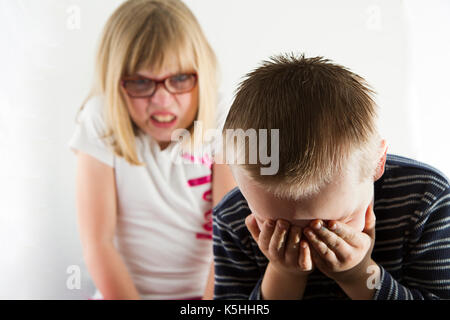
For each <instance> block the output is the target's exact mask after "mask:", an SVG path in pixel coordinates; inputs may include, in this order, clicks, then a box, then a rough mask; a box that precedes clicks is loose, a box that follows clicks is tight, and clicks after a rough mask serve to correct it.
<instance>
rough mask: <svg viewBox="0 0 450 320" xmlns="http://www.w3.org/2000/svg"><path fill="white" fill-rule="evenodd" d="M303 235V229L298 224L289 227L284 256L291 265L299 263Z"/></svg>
mask: <svg viewBox="0 0 450 320" xmlns="http://www.w3.org/2000/svg"><path fill="white" fill-rule="evenodd" d="M301 235H302V229H301V228H300V227H297V226H292V227H291V228H290V229H289V235H288V239H287V242H286V250H285V252H284V257H285V261H286V263H288V264H289V265H293V266H295V265H297V261H298V255H299V252H300V239H301Z"/></svg>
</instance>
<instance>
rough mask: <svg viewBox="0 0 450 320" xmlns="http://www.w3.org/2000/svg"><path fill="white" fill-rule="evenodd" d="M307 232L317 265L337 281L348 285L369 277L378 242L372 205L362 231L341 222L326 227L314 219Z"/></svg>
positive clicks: (330, 223) (312, 254)
mask: <svg viewBox="0 0 450 320" xmlns="http://www.w3.org/2000/svg"><path fill="white" fill-rule="evenodd" d="M304 233H305V235H306V237H307V239H308V242H309V243H310V244H311V247H312V252H311V256H312V260H313V261H314V264H315V266H316V267H317V268H318V269H319V270H320V271H321V272H322V273H324V274H325V275H326V276H328V277H329V278H331V279H333V280H335V281H336V282H338V283H339V282H349V281H352V280H357V279H362V278H363V277H364V276H365V275H367V270H366V269H367V266H369V265H371V264H373V261H372V259H371V255H372V250H373V245H374V242H375V215H374V213H373V208H372V205H370V206H369V207H368V208H367V211H366V224H365V227H364V230H363V231H362V232H357V231H355V230H354V229H352V228H351V227H349V226H347V225H346V224H344V223H341V222H338V221H333V220H332V221H329V222H328V224H327V227H326V226H325V224H324V222H323V221H321V220H315V221H313V222H312V223H311V225H310V227H308V228H305V230H304Z"/></svg>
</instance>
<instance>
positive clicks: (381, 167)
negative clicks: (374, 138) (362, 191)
mask: <svg viewBox="0 0 450 320" xmlns="http://www.w3.org/2000/svg"><path fill="white" fill-rule="evenodd" d="M387 149H388V147H387V143H386V140H384V139H383V140H381V142H380V151H381V153H380V159H379V161H378V165H377V169H376V171H375V175H374V177H373V179H374V180H373V181H377V180H378V179H380V178H381V177H382V176H383V174H384V168H385V165H386V155H387Z"/></svg>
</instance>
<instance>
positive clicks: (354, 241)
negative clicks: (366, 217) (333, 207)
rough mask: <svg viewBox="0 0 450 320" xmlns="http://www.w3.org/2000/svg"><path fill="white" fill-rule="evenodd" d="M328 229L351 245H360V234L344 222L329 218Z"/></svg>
mask: <svg viewBox="0 0 450 320" xmlns="http://www.w3.org/2000/svg"><path fill="white" fill-rule="evenodd" d="M328 229H329V230H330V231H332V232H334V233H335V234H337V235H338V236H339V237H340V238H341V239H343V240H344V241H345V242H346V243H348V244H349V245H351V246H352V247H357V246H358V245H360V234H359V233H358V232H356V231H355V230H354V229H353V228H352V227H349V226H348V225H346V224H345V223H342V222H339V221H335V220H331V221H330V222H329V223H328Z"/></svg>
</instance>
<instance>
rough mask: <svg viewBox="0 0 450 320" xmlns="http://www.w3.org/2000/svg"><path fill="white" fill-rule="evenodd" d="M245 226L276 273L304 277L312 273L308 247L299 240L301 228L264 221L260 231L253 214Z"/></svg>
mask: <svg viewBox="0 0 450 320" xmlns="http://www.w3.org/2000/svg"><path fill="white" fill-rule="evenodd" d="M245 224H246V226H247V228H248V230H249V231H250V233H251V235H252V237H253V239H255V241H256V242H257V243H258V246H259V249H260V250H261V251H262V253H263V254H264V255H265V256H266V257H267V259H269V261H270V263H271V265H272V267H273V268H275V269H276V270H277V271H278V272H280V273H289V274H291V275H295V276H303V275H305V276H306V275H308V274H309V273H311V272H312V271H313V263H312V259H311V254H310V249H309V245H308V243H307V242H306V241H304V240H302V239H301V238H302V230H301V228H299V227H297V226H290V225H289V223H288V222H287V221H284V220H278V221H276V222H275V221H272V220H266V221H264V224H263V226H262V230H260V229H259V226H258V224H257V222H256V219H255V217H254V215H253V214H250V215H249V216H248V217H247V218H246V219H245Z"/></svg>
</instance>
